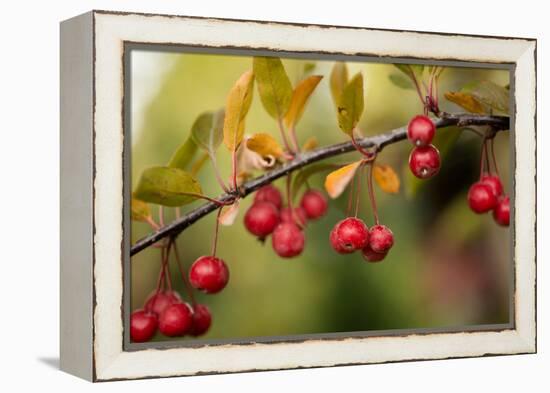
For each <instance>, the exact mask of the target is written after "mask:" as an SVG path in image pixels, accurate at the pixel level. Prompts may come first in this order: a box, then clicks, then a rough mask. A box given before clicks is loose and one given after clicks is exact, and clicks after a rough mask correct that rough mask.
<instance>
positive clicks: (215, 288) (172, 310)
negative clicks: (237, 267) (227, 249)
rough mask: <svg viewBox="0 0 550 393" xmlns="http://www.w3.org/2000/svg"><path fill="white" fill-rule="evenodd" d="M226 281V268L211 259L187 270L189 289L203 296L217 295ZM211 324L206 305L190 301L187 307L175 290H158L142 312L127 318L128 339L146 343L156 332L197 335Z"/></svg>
mask: <svg viewBox="0 0 550 393" xmlns="http://www.w3.org/2000/svg"><path fill="white" fill-rule="evenodd" d="M165 268H166V267H163V268H162V269H165ZM228 281H229V270H228V268H227V265H226V264H225V262H224V261H223V260H221V259H220V258H216V257H214V256H202V257H200V258H198V259H197V260H196V261H195V262H194V263H193V265H192V266H191V268H190V269H189V283H190V284H191V286H193V288H195V289H198V290H201V291H204V292H206V293H218V292H220V291H221V290H222V289H223V288H224V287H225V286H226V285H227V282H228ZM211 323H212V316H211V314H210V310H209V309H208V307H207V306H206V305H204V304H195V302H193V306H191V305H190V304H189V303H186V302H184V301H183V300H182V298H181V296H180V295H179V294H178V293H177V292H176V291H173V290H160V289H158V290H157V291H155V292H153V293H152V294H151V295H150V296H149V298H148V299H147V300H146V302H145V305H144V306H143V309H140V310H136V311H134V312H133V313H132V315H131V316H130V337H131V339H132V341H133V342H145V341H149V340H150V339H151V338H153V336H154V335H155V333H156V331H157V329H158V330H159V331H160V333H162V334H163V335H165V336H168V337H181V336H184V335H186V334H189V335H191V336H200V335H203V334H204V333H206V332H207V331H208V329H209V328H210V324H211Z"/></svg>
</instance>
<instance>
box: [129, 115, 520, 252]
mask: <svg viewBox="0 0 550 393" xmlns="http://www.w3.org/2000/svg"><path fill="white" fill-rule="evenodd" d="M435 125H436V127H437V128H443V127H448V126H454V125H456V126H459V127H466V126H476V125H477V126H483V125H485V126H491V127H492V128H493V129H494V130H495V131H502V130H508V129H509V127H510V119H509V118H508V117H504V116H481V115H472V114H448V113H444V114H442V117H441V118H439V119H437V120H436V121H435ZM406 138H407V127H401V128H397V129H395V130H393V131H390V132H388V133H385V134H380V135H376V136H373V137H367V138H361V139H357V140H356V142H357V144H358V145H359V146H361V147H364V148H376V150H377V151H381V150H382V149H383V148H384V147H385V146H387V145H391V144H393V143H396V142H399V141H401V140H403V139H406ZM353 151H356V149H355V147H354V146H353V143H352V142H351V141H349V142H344V143H339V144H336V145H331V146H326V147H321V148H319V149H316V150H313V151H310V152H307V153H301V154H298V155H296V157H295V158H294V159H293V160H292V161H288V162H286V163H285V164H283V165H281V166H280V167H278V168H275V169H273V170H272V171H269V172H267V173H265V174H264V175H262V176H259V177H257V178H255V179H252V180H250V181H248V182H246V183H244V184H242V185H241V186H240V187H239V189H238V191H235V190H232V191H231V192H229V193H226V194H222V195H221V196H219V197H218V198H216V200H217V201H219V202H222V203H223V202H231V201H233V200H234V199H235V198H236V197H240V198H244V197H246V196H247V195H249V194H250V193H252V192H254V191H256V190H257V189H258V188H260V187H262V186H264V185H266V184H269V183H271V182H273V181H274V180H276V179H278V178H280V177H283V176H285V175H287V174H288V173H290V172H293V171H295V170H297V169H300V168H303V167H304V166H307V165H309V164H312V163H314V162H317V161H321V160H324V159H326V158H330V157H335V156H338V155H341V154H345V153H349V152H353ZM219 206H220V205H219V203H214V202H208V203H205V204H203V205H202V206H199V207H197V208H196V209H194V210H192V211H190V212H189V213H187V214H186V215H184V216H181V217H180V218H178V219H176V220H174V221H172V222H171V223H170V224H168V225H165V226H163V227H161V228H159V229H158V230H157V231H155V232H153V233H151V234H149V235H147V236H146V237H144V238H142V239H140V240H138V241H137V242H136V243H135V244H134V245H133V246H132V248H131V250H130V255H135V254H137V253H138V252H140V251H142V250H143V249H145V248H147V247H149V246H151V245H153V244H154V243H156V242H158V241H159V240H161V239H163V238H165V237H167V236H172V237H174V236H177V235H178V234H180V233H181V232H183V231H184V230H185V229H186V228H188V227H189V226H191V225H192V224H193V223H195V222H196V221H198V220H199V219H201V218H202V217H204V216H206V215H207V214H209V213H211V212H213V211H215V210H216V209H218V208H219Z"/></svg>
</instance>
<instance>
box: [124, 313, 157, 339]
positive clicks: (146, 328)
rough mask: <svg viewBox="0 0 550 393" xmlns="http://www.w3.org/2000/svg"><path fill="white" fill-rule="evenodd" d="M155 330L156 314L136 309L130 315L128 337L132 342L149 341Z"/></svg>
mask: <svg viewBox="0 0 550 393" xmlns="http://www.w3.org/2000/svg"><path fill="white" fill-rule="evenodd" d="M156 330H157V316H156V315H155V314H153V313H152V312H149V311H145V310H136V311H134V312H133V313H132V315H130V338H131V339H132V341H133V342H136V343H142V342H145V341H149V340H150V339H151V338H152V337H153V336H154V335H155V332H156Z"/></svg>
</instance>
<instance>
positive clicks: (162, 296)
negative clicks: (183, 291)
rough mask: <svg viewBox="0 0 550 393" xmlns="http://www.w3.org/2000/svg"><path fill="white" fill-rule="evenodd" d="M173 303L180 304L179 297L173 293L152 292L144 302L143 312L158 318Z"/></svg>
mask: <svg viewBox="0 0 550 393" xmlns="http://www.w3.org/2000/svg"><path fill="white" fill-rule="evenodd" d="M174 303H181V297H180V295H179V294H178V293H177V292H174V291H163V292H158V293H157V292H156V291H155V292H153V293H151V294H150V295H149V297H148V298H147V300H146V301H145V307H144V308H145V310H146V311H151V312H154V313H155V314H157V316H159V315H160V314H162V312H163V311H164V310H166V309H167V308H168V307H169V306H171V305H172V304H174Z"/></svg>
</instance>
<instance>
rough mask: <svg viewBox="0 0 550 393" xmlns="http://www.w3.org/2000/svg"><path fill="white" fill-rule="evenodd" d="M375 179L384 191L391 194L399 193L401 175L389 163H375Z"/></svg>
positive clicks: (373, 169)
mask: <svg viewBox="0 0 550 393" xmlns="http://www.w3.org/2000/svg"><path fill="white" fill-rule="evenodd" d="M372 171H373V176H374V180H375V181H376V183H377V184H378V186H380V188H381V189H382V191H384V192H387V193H389V194H397V193H398V192H399V186H400V184H401V182H400V181H399V176H397V173H395V171H394V170H393V168H392V167H391V166H389V165H374V167H373V168H372Z"/></svg>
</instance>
